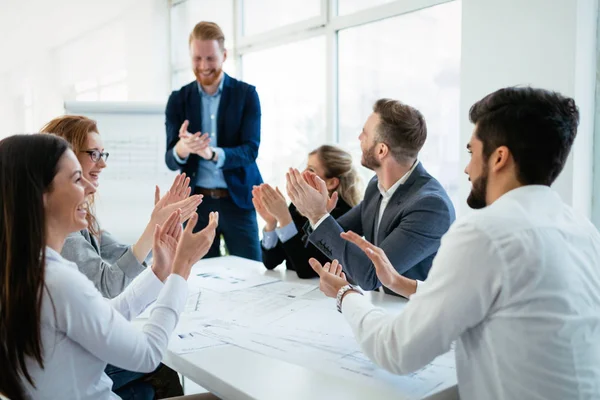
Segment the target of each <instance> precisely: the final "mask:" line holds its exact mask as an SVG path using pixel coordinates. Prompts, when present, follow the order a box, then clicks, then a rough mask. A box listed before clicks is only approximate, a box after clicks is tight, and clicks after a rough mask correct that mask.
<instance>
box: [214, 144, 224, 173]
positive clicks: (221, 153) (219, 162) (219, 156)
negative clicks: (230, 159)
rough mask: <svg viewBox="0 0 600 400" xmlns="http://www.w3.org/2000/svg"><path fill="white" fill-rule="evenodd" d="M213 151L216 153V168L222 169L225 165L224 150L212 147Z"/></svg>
mask: <svg viewBox="0 0 600 400" xmlns="http://www.w3.org/2000/svg"><path fill="white" fill-rule="evenodd" d="M213 151H214V152H215V153H217V168H222V167H223V164H225V150H223V149H222V148H220V147H213Z"/></svg>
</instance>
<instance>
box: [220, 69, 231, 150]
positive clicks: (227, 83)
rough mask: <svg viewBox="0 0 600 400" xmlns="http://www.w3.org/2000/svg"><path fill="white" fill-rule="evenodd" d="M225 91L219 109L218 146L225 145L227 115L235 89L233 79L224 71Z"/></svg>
mask: <svg viewBox="0 0 600 400" xmlns="http://www.w3.org/2000/svg"><path fill="white" fill-rule="evenodd" d="M223 79H224V80H225V81H224V82H223V92H222V93H221V100H220V101H219V109H218V111H217V146H222V145H223V135H225V134H226V133H225V132H226V130H225V115H227V107H228V106H229V100H230V99H231V91H232V90H233V88H232V86H233V84H232V81H231V78H230V77H229V75H227V74H225V73H223Z"/></svg>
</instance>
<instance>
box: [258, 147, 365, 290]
mask: <svg viewBox="0 0 600 400" xmlns="http://www.w3.org/2000/svg"><path fill="white" fill-rule="evenodd" d="M306 171H310V172H313V173H314V174H316V175H317V176H319V177H320V178H321V179H322V180H323V181H324V182H325V184H326V185H327V191H328V193H329V195H333V196H335V198H337V204H336V205H335V207H334V208H333V209H332V210H331V211H330V213H331V215H332V216H333V217H334V218H339V217H341V216H342V215H344V214H345V213H346V212H348V211H349V210H350V209H351V208H352V207H354V206H355V205H357V204H358V203H359V202H360V191H359V188H358V186H359V182H360V179H359V177H358V174H357V172H356V170H355V169H354V167H353V166H352V156H351V155H350V154H349V153H347V152H345V151H344V150H342V149H340V148H338V147H335V146H329V145H324V146H321V147H319V148H317V149H316V150H314V151H311V152H310V153H309V155H308V163H307V166H306ZM252 196H253V197H252V201H253V202H254V207H255V208H256V211H257V212H258V214H259V215H260V216H261V217H262V219H263V220H265V222H266V226H265V229H264V232H263V239H262V243H261V244H262V246H261V247H262V259H263V264H264V265H265V267H266V268H267V269H273V268H275V267H277V266H278V265H280V264H281V263H282V262H283V261H285V264H286V267H287V269H289V270H292V271H296V274H297V275H298V277H299V278H303V279H305V278H313V277H316V276H317V274H316V273H315V271H314V270H313V269H312V267H311V266H310V264H309V263H308V260H309V259H310V258H316V259H317V260H319V261H321V262H323V263H325V262H327V261H329V259H328V258H327V257H326V256H325V255H324V254H323V253H322V252H321V251H319V250H318V249H317V248H316V247H315V246H314V245H313V244H311V243H309V242H308V241H307V240H306V237H303V234H302V233H301V232H302V227H303V226H304V224H305V223H306V222H307V219H306V217H305V216H303V215H302V214H300V213H299V212H298V210H296V207H295V206H294V205H293V204H290V205H289V207H288V206H287V204H286V200H285V198H284V197H283V195H282V194H281V192H280V191H279V189H273V188H272V187H271V186H270V185H268V184H262V185H260V186H257V187H255V188H254V189H253V191H252Z"/></svg>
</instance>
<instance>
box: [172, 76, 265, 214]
mask: <svg viewBox="0 0 600 400" xmlns="http://www.w3.org/2000/svg"><path fill="white" fill-rule="evenodd" d="M223 79H224V80H225V81H224V82H223V92H222V93H221V101H220V103H219V110H218V112H217V147H220V148H222V149H223V151H224V152H225V164H223V168H222V170H223V175H224V176H225V182H226V183H227V188H228V189H229V193H230V195H231V198H232V200H233V202H234V203H235V204H236V205H237V206H238V207H240V208H244V209H254V206H253V205H252V186H254V185H259V184H261V183H262V177H261V176H260V172H259V170H258V166H257V165H256V157H257V156H258V146H259V145H260V116H261V112H260V101H259V99H258V94H257V93H256V88H255V87H254V86H252V85H249V84H247V83H245V82H242V81H238V80H237V79H234V78H232V77H230V76H229V75H227V74H224V77H223ZM186 119H187V120H188V121H189V126H188V131H189V132H192V133H194V132H198V131H201V130H202V100H201V98H200V93H199V91H198V84H197V82H196V81H194V82H191V83H189V84H187V85H185V86H183V87H182V88H181V89H179V90H175V91H173V93H171V96H169V101H168V102H167V109H166V111H165V126H166V129H167V151H166V153H165V162H166V163H167V167H169V169H171V170H173V171H177V170H180V171H181V172H185V173H186V175H187V176H189V177H190V178H191V186H192V190H193V189H194V187H195V182H196V179H195V178H196V174H197V173H198V162H199V160H200V156H198V155H196V154H190V157H189V158H188V160H187V162H186V163H185V164H180V163H178V162H177V160H175V157H174V156H173V147H175V145H176V144H177V142H178V141H179V129H180V128H181V124H183V121H185V120H186Z"/></svg>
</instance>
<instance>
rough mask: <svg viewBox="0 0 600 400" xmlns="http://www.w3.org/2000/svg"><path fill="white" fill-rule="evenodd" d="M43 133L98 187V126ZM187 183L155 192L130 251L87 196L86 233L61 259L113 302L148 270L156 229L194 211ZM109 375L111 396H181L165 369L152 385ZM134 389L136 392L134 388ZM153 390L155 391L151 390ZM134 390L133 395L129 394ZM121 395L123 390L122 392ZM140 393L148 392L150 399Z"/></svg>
mask: <svg viewBox="0 0 600 400" xmlns="http://www.w3.org/2000/svg"><path fill="white" fill-rule="evenodd" d="M41 132H42V133H53V134H55V135H57V136H60V137H62V138H64V139H66V140H67V142H69V143H70V144H71V147H72V149H73V152H74V153H75V155H76V156H77V159H78V161H79V163H80V164H81V167H82V175H83V177H84V178H85V179H87V180H88V181H90V182H91V183H92V185H94V186H95V187H98V186H99V178H100V174H101V172H102V170H103V169H104V168H106V161H107V159H108V153H106V152H105V151H104V146H103V144H102V138H101V136H100V134H99V133H98V128H97V126H96V122H95V121H93V120H91V119H89V118H87V117H84V116H78V115H64V116H61V117H58V118H55V119H53V120H52V121H50V122H48V123H47V124H46V125H45V126H44V127H43V128H42V130H41ZM189 194H190V189H189V178H185V175H179V176H177V178H176V179H175V181H174V182H173V186H172V187H171V189H170V190H169V191H168V192H167V193H166V194H165V196H163V198H160V199H159V197H160V193H159V191H158V188H156V192H155V207H154V210H153V212H152V215H151V216H150V220H149V222H148V225H147V226H146V227H145V229H144V231H143V233H142V235H141V236H140V238H139V239H138V240H137V242H136V243H135V244H133V245H126V244H122V243H119V242H117V241H116V240H115V238H114V237H113V236H112V235H111V234H110V233H108V232H107V231H105V230H102V229H100V227H99V224H98V222H97V220H96V217H95V215H94V214H93V211H94V210H93V203H94V195H93V194H92V195H90V196H88V213H87V217H86V219H87V222H88V225H87V228H86V229H83V230H81V231H79V232H75V233H72V234H70V235H69V236H68V237H67V239H66V241H65V244H64V246H63V248H62V251H61V256H62V257H64V258H65V259H67V260H69V261H72V262H74V263H75V264H77V267H78V268H79V270H80V271H81V272H82V273H83V274H84V275H86V276H87V277H88V278H89V279H90V280H91V281H92V282H93V283H94V285H95V286H96V288H98V290H99V291H100V292H101V293H102V295H103V296H104V297H107V298H111V299H112V298H114V297H116V296H118V295H119V294H121V292H123V290H124V289H125V287H126V286H127V285H128V284H129V283H130V282H131V281H132V280H133V279H134V278H135V277H136V276H138V275H139V274H140V273H141V272H142V271H144V270H145V269H146V263H145V261H144V260H145V259H146V257H147V256H148V254H149V252H150V250H151V248H152V238H153V232H154V227H155V226H156V225H161V224H163V223H164V221H166V219H167V218H168V217H169V215H170V214H171V213H172V212H173V211H175V210H177V209H178V208H179V209H181V216H182V217H181V222H183V221H185V220H187V219H188V218H189V217H190V216H191V215H192V214H193V213H194V212H195V211H196V208H197V207H198V205H199V204H200V202H201V201H202V198H201V196H198V195H194V196H191V197H190V196H189ZM106 372H107V374H108V375H109V376H110V377H111V379H112V380H113V381H114V386H113V390H114V391H115V392H116V393H117V394H119V395H120V396H121V397H123V398H125V399H127V398H130V395H132V394H133V393H135V394H136V395H137V396H138V397H137V398H146V397H148V398H153V395H154V389H155V390H157V393H156V394H160V395H161V396H165V397H166V396H167V395H168V396H175V395H180V394H183V391H182V389H181V385H180V383H179V380H178V378H177V374H176V373H174V372H173V371H171V370H168V369H167V368H166V367H164V368H161V369H160V370H159V371H158V372H159V373H157V374H154V375H153V377H152V385H151V386H150V385H148V384H145V382H136V381H138V380H140V379H142V378H144V379H145V378H146V377H144V374H139V373H132V372H129V371H124V370H121V369H117V368H114V367H112V366H110V365H109V366H108V368H107V371H106ZM132 383H135V384H136V385H137V386H138V387H137V388H132V387H131V385H132ZM152 387H153V389H152ZM132 389H133V390H132ZM120 390H122V391H121V392H120ZM142 392H149V394H148V396H145V395H143V394H142Z"/></svg>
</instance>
